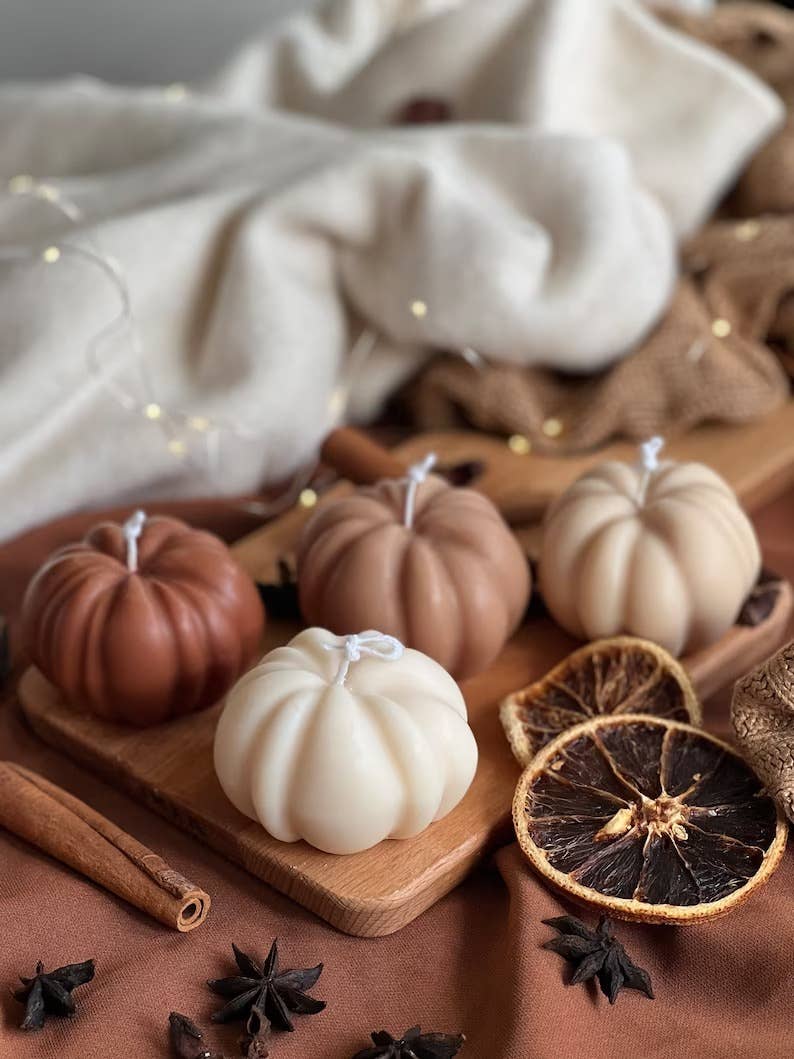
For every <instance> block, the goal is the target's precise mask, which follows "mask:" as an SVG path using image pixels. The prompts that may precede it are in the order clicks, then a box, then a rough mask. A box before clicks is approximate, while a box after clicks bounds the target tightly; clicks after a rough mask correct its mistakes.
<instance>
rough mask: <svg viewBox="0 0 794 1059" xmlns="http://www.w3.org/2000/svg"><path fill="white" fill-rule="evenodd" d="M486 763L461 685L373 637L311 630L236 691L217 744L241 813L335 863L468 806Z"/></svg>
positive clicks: (220, 768)
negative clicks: (481, 761)
mask: <svg viewBox="0 0 794 1059" xmlns="http://www.w3.org/2000/svg"><path fill="white" fill-rule="evenodd" d="M476 765H477V745H476V742H475V740H474V736H473V734H472V732H471V729H470V728H469V725H468V723H467V719H466V705H465V702H464V700H463V696H462V695H461V693H460V689H459V688H458V686H457V684H456V683H455V681H454V680H453V679H452V677H450V676H449V674H448V673H447V672H445V670H444V669H442V667H441V666H440V665H438V664H437V663H436V662H434V661H433V660H432V659H431V658H428V657H427V656H426V655H423V654H420V652H419V651H414V650H411V649H410V648H404V647H403V645H402V644H401V643H400V642H399V641H398V640H396V639H394V638H393V637H391V636H386V635H383V634H382V633H379V632H373V631H370V632H364V633H360V634H357V635H349V636H343V637H339V636H335V635H334V634H333V633H330V632H328V631H327V630H326V629H319V628H312V629H305V630H304V631H303V632H301V633H300V634H299V635H298V636H296V637H295V638H294V639H293V640H291V641H290V643H289V644H287V645H286V646H285V647H279V648H276V650H274V651H271V652H270V653H269V654H268V655H266V656H265V657H264V658H263V659H262V661H261V662H260V664H259V665H258V666H256V667H255V668H254V669H252V670H251V671H250V672H249V673H247V674H246V675H245V676H244V677H243V678H242V680H240V681H239V682H238V683H237V685H236V686H235V687H234V688H233V689H232V691H231V692H230V693H229V695H228V697H227V700H226V706H225V708H224V711H223V713H222V715H221V718H220V721H219V724H218V729H217V732H216V737H215V770H216V772H217V775H218V779H219V781H220V784H221V786H222V787H223V789H224V791H225V792H226V795H227V797H228V798H229V800H230V801H231V802H232V803H233V804H234V805H235V806H236V807H237V809H239V810H240V812H242V813H244V814H245V815H246V816H249V817H251V818H252V819H254V820H259V821H260V822H261V824H262V825H263V827H264V828H265V829H266V830H267V831H268V832H269V833H270V834H271V835H273V836H274V837H275V838H278V839H281V840H282V841H284V842H295V841H297V840H298V839H305V841H306V842H309V843H310V844H311V845H313V846H316V847H318V848H319V849H322V850H324V851H325V852H327V853H355V852H358V851H360V850H363V849H367V848H369V847H370V846H373V845H375V843H377V842H380V841H381V840H382V839H385V838H408V837H410V836H412V835H416V834H418V833H419V832H420V831H422V830H423V829H424V828H425V827H427V826H428V824H430V823H431V822H432V821H433V820H438V819H439V818H440V817H442V816H444V815H445V814H446V813H448V812H449V811H450V810H451V809H452V808H453V807H454V806H455V805H457V803H458V802H459V801H460V799H461V798H462V797H463V795H464V794H465V793H466V790H467V789H468V787H469V784H470V783H471V780H472V778H473V776H474V771H475V768H476Z"/></svg>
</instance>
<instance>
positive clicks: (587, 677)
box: [499, 636, 702, 765]
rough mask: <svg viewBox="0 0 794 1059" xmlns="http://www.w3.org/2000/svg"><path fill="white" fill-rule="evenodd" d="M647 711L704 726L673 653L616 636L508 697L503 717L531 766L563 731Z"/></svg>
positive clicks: (523, 761)
mask: <svg viewBox="0 0 794 1059" xmlns="http://www.w3.org/2000/svg"><path fill="white" fill-rule="evenodd" d="M624 713H645V714H652V715H653V716H654V717H667V718H669V719H670V720H671V721H687V722H688V723H689V724H698V725H699V724H700V723H701V720H702V714H701V709H700V702H699V700H698V697H697V695H696V694H695V690H694V688H693V687H692V684H691V683H690V680H689V677H688V676H687V675H686V672H685V670H684V668H683V666H681V665H680V664H679V663H678V662H676V660H675V659H674V658H673V656H672V655H671V654H668V653H667V651H665V650H664V648H662V647H659V646H658V645H657V644H655V643H651V642H650V641H648V640H640V639H638V638H636V637H634V636H615V637H614V638H612V639H610V640H596V641H595V642H594V643H590V644H587V645H586V646H585V647H581V648H580V649H579V650H578V651H574V652H573V654H570V655H568V657H567V658H565V659H563V661H562V662H560V664H559V665H558V666H555V667H554V669H552V670H551V671H550V672H549V673H547V674H546V676H545V677H543V679H542V680H537V681H536V682H535V683H534V684H529V685H528V686H527V687H526V688H522V689H521V691H515V692H513V694H512V695H508V696H507V698H506V699H505V700H504V701H503V702H502V706H501V709H500V714H499V715H500V717H501V721H502V726H503V727H504V730H505V734H506V735H507V738H508V741H509V743H510V746H511V748H512V750H513V754H514V755H515V757H516V758H517V760H518V762H519V764H521V765H528V764H529V762H530V761H531V760H532V758H533V757H534V756H535V754H536V753H537V752H538V750H540V749H541V748H542V747H544V746H545V745H546V744H547V743H550V742H551V740H552V739H555V738H556V737H557V736H558V735H559V734H560V732H564V731H565V729H566V728H571V727H572V726H573V725H575V724H581V723H582V722H583V721H585V720H587V719H588V718H589V717H600V716H603V715H605V714H613V715H614V714H624Z"/></svg>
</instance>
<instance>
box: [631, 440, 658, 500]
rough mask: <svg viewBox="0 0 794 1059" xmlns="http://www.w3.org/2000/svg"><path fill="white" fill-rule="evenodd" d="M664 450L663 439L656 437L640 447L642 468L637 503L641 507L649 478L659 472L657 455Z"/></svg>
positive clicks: (649, 482)
mask: <svg viewBox="0 0 794 1059" xmlns="http://www.w3.org/2000/svg"><path fill="white" fill-rule="evenodd" d="M663 448H664V438H662V437H659V436H658V435H656V436H655V437H652V438H649V439H648V440H647V441H644V442H643V443H642V445H640V466H641V467H642V472H643V473H642V478H641V479H640V487H639V491H638V493H637V503H638V505H639V506H640V507H641V506H642V505H643V504H644V503H645V496H646V494H647V492H648V486H649V485H650V484H651V478H652V477H653V475H654V474H655V473H656V472H657V471H658V470H659V453H660V452H661V451H662V449H663Z"/></svg>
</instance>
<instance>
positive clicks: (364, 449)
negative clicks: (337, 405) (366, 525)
mask: <svg viewBox="0 0 794 1059" xmlns="http://www.w3.org/2000/svg"><path fill="white" fill-rule="evenodd" d="M320 458H321V459H322V461H323V463H325V464H327V465H328V466H329V467H333V469H334V470H335V471H336V473H337V474H338V475H339V477H340V478H347V480H348V481H349V482H352V483H353V484H354V485H372V484H373V483H374V482H379V481H380V480H381V478H402V476H403V475H404V474H405V470H406V467H405V464H404V463H403V462H402V460H399V459H397V457H396V456H394V455H393V454H392V453H391V452H389V450H388V449H384V448H383V446H382V445H378V443H377V442H375V441H372V440H371V439H370V438H368V437H367V436H366V435H365V434H362V432H361V431H360V430H356V429H355V428H354V427H338V428H337V429H336V430H332V431H331V433H330V434H329V435H328V437H327V438H326V439H325V441H324V442H323V446H322V448H321V449H320Z"/></svg>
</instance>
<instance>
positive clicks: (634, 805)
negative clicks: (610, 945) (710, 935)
mask: <svg viewBox="0 0 794 1059" xmlns="http://www.w3.org/2000/svg"><path fill="white" fill-rule="evenodd" d="M513 822H514V825H515V829H516V835H517V836H518V841H519V844H520V846H521V849H522V850H523V852H524V854H525V856H526V857H527V858H528V860H529V862H530V864H531V865H532V867H533V868H534V869H535V870H536V871H537V872H538V874H539V875H541V876H542V878H543V879H544V880H546V881H547V882H548V883H550V884H551V885H552V886H553V887H555V888H556V889H557V890H559V891H561V892H562V893H563V894H565V895H566V896H567V897H570V898H572V899H573V900H575V901H577V902H579V903H582V904H585V905H588V906H590V907H592V908H597V909H599V910H600V911H602V912H604V913H606V914H607V915H610V916H613V917H615V918H617V919H628V920H636V921H640V922H645V923H666V924H671V925H673V924H678V925H683V924H688V923H695V922H699V921H703V920H707V919H711V918H714V917H716V916H720V915H723V914H725V913H727V912H729V911H731V909H733V908H735V907H736V906H738V905H740V904H741V903H742V902H744V901H745V900H746V899H747V898H748V897H749V896H750V894H751V893H752V892H754V891H755V890H757V889H758V888H759V887H760V886H762V885H763V884H764V883H765V882H766V881H767V880H768V879H769V877H770V876H771V875H772V873H773V872H774V870H775V869H776V868H777V866H778V864H779V863H780V859H781V857H782V856H783V851H784V849H785V845H786V837H787V824H786V820H785V817H784V816H783V814H782V813H781V812H780V810H779V809H778V807H777V806H776V805H775V803H774V801H773V800H772V799H771V798H770V797H769V796H768V795H767V793H766V792H765V790H764V788H763V786H762V784H761V781H760V780H759V779H758V778H757V777H756V776H755V774H754V773H753V772H752V770H751V769H750V767H749V766H748V765H747V764H746V762H744V761H743V759H742V758H741V757H740V756H739V754H738V753H737V751H736V750H735V749H733V748H732V747H730V746H729V745H728V744H727V743H723V742H722V741H721V740H719V739H716V738H714V736H711V735H709V734H707V733H706V732H703V731H701V730H700V729H698V728H695V727H693V726H691V725H688V724H683V723H681V722H677V721H670V720H666V719H664V718H659V717H653V716H642V715H639V716H637V715H615V716H606V717H594V718H591V719H590V720H588V721H585V722H584V723H583V724H580V725H577V726H575V727H573V728H570V729H568V730H566V731H564V732H563V733H562V734H561V735H559V736H558V737H557V738H556V739H555V740H553V741H552V742H551V743H549V744H548V745H547V746H546V747H544V748H543V749H542V750H541V751H540V752H539V753H538V754H537V755H536V757H535V758H534V759H533V760H532V762H531V764H530V765H529V766H528V767H527V769H526V770H525V771H524V773H523V775H522V776H521V779H520V780H519V783H518V786H517V788H516V793H515V798H514V801H513Z"/></svg>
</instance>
